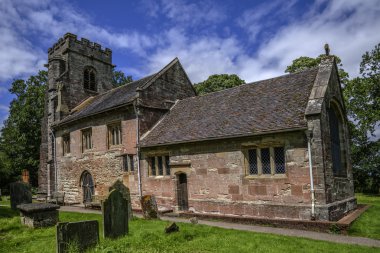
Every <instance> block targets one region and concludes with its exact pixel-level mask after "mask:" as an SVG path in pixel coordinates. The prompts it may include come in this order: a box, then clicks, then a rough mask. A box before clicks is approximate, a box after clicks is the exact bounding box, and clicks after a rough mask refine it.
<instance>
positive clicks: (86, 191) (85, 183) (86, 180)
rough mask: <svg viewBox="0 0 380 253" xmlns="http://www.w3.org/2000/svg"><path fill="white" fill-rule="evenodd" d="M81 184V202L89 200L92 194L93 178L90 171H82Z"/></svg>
mask: <svg viewBox="0 0 380 253" xmlns="http://www.w3.org/2000/svg"><path fill="white" fill-rule="evenodd" d="M81 186H82V190H83V203H88V202H91V201H92V196H93V195H94V180H93V178H92V176H91V174H90V172H88V171H85V172H83V173H82V176H81Z"/></svg>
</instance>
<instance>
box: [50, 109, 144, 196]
mask: <svg viewBox="0 0 380 253" xmlns="http://www.w3.org/2000/svg"><path fill="white" fill-rule="evenodd" d="M113 122H121V127H122V144H121V145H118V146H113V147H111V148H109V147H108V146H107V135H108V134H107V131H108V130H107V124H109V123H113ZM88 127H91V129H92V141H93V148H92V149H91V150H86V151H84V152H82V143H81V130H82V129H86V128H88ZM68 133H70V144H71V145H70V153H69V154H67V155H65V156H63V151H62V145H63V144H62V136H63V135H65V134H68ZM56 141H57V161H58V168H59V169H58V173H59V176H58V178H59V180H58V185H59V190H61V191H64V192H66V197H65V201H66V202H68V203H81V202H83V190H82V187H81V181H80V180H81V175H82V173H83V172H84V171H88V172H90V173H91V175H92V177H93V179H94V183H95V195H98V196H104V195H107V194H108V189H109V187H110V186H111V185H112V184H113V183H114V182H115V181H116V180H117V179H121V180H122V181H123V183H124V184H125V185H126V186H127V187H129V188H130V191H131V195H132V196H137V195H138V183H137V162H136V161H135V166H134V167H135V171H134V172H127V171H124V170H123V157H122V155H123V154H133V155H136V119H135V118H134V114H133V108H132V107H129V108H126V109H125V110H118V111H116V112H113V113H108V114H107V115H104V114H103V115H100V116H99V117H97V118H92V119H91V120H88V119H87V120H82V121H79V122H77V123H76V124H75V125H69V126H66V127H65V128H62V129H60V130H58V131H57V140H56ZM135 159H136V156H135ZM136 198H137V197H136ZM136 201H137V200H136Z"/></svg>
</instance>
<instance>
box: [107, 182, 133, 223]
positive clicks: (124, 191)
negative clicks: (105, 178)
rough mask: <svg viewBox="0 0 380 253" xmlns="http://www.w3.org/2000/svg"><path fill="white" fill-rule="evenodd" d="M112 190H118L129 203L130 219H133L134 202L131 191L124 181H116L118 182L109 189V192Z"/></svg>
mask: <svg viewBox="0 0 380 253" xmlns="http://www.w3.org/2000/svg"><path fill="white" fill-rule="evenodd" d="M112 190H118V191H119V192H120V193H121V194H122V195H123V198H124V199H125V200H126V201H127V204H128V219H129V220H131V219H132V216H133V214H132V202H131V194H130V191H129V188H128V187H126V186H125V185H124V184H123V182H122V181H120V180H116V182H115V183H114V184H113V185H112V186H111V187H110V188H109V191H110V192H111V191H112Z"/></svg>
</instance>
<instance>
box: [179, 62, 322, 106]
mask: <svg viewBox="0 0 380 253" xmlns="http://www.w3.org/2000/svg"><path fill="white" fill-rule="evenodd" d="M318 68H319V66H316V67H312V68H308V69H304V70H302V71H299V72H295V73H288V74H284V75H281V76H276V77H271V78H267V79H263V80H258V81H254V82H249V83H243V84H241V85H238V86H235V87H231V88H227V89H223V90H218V91H214V92H210V93H207V94H203V95H200V96H195V97H199V98H200V97H205V96H209V95H212V94H215V93H220V92H229V91H231V90H234V89H239V88H241V87H245V86H247V85H252V84H255V83H261V82H264V81H269V80H273V79H278V78H281V77H290V76H293V75H299V74H302V73H304V72H309V71H311V70H314V69H318ZM190 98H194V97H189V98H184V99H181V101H182V100H186V99H190Z"/></svg>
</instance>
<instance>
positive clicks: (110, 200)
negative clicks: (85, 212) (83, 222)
mask: <svg viewBox="0 0 380 253" xmlns="http://www.w3.org/2000/svg"><path fill="white" fill-rule="evenodd" d="M102 212H103V233H104V237H110V238H117V237H119V236H123V235H126V234H128V203H127V201H126V200H125V198H124V197H123V195H122V194H121V192H119V191H118V190H116V189H115V190H112V191H111V192H110V194H109V195H108V197H107V199H106V200H104V202H103V207H102Z"/></svg>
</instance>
